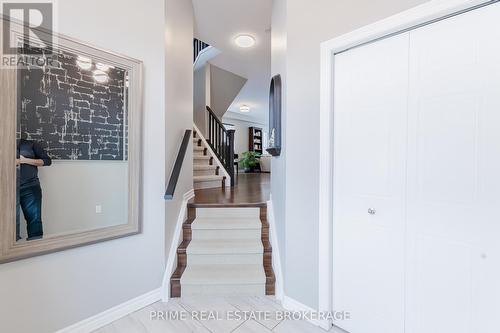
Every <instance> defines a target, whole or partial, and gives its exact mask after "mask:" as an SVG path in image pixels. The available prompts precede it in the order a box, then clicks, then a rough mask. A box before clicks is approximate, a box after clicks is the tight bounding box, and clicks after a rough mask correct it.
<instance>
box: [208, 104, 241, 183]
mask: <svg viewBox="0 0 500 333" xmlns="http://www.w3.org/2000/svg"><path fill="white" fill-rule="evenodd" d="M207 113H208V117H207V119H208V126H207V130H208V134H207V142H208V144H209V145H210V148H212V150H213V151H214V153H215V155H216V156H217V158H218V159H219V161H220V162H221V163H222V165H223V166H224V169H226V171H227V173H228V174H229V176H230V177H231V186H234V183H235V179H234V130H227V129H226V128H225V127H224V125H223V124H222V122H221V121H220V119H219V118H218V117H217V115H216V114H215V113H214V112H213V111H212V109H210V107H209V106H207Z"/></svg>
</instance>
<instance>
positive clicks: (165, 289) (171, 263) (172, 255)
mask: <svg viewBox="0 0 500 333" xmlns="http://www.w3.org/2000/svg"><path fill="white" fill-rule="evenodd" d="M192 198H194V190H193V189H192V190H190V191H188V192H186V193H185V194H184V196H183V198H182V204H181V209H180V211H179V216H178V217H177V222H176V225H175V231H174V237H173V238H172V243H171V244H170V250H169V252H168V257H167V266H166V267H165V273H164V274H163V281H162V292H161V295H162V296H161V299H162V301H163V302H168V300H169V299H170V277H171V276H172V273H173V272H174V270H175V267H176V265H177V247H178V246H179V244H180V243H181V242H182V236H183V235H182V225H183V224H184V221H185V220H186V215H187V204H188V201H189V200H191V199H192Z"/></svg>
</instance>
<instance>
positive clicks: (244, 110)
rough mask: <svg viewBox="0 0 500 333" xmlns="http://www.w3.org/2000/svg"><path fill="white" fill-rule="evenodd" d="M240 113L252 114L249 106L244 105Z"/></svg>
mask: <svg viewBox="0 0 500 333" xmlns="http://www.w3.org/2000/svg"><path fill="white" fill-rule="evenodd" d="M240 112H243V113H248V112H250V107H249V106H248V105H242V106H240Z"/></svg>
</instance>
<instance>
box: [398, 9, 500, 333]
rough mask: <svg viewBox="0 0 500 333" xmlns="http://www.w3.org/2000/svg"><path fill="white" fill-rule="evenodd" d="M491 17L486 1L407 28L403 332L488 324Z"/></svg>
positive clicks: (496, 27)
mask: <svg viewBox="0 0 500 333" xmlns="http://www.w3.org/2000/svg"><path fill="white" fill-rule="evenodd" d="M499 17H500V6H499V5H498V4H495V5H490V6H488V7H485V8H482V9H478V10H475V11H472V12H469V13H466V14H462V15H459V16H456V17H453V18H450V19H447V20H444V21H441V22H438V23H435V24H432V25H429V26H426V27H423V28H420V29H417V30H415V31H412V32H411V33H410V90H409V114H408V117H409V118H408V124H409V127H408V133H409V136H408V138H409V139H408V221H407V223H408V230H407V232H408V234H407V235H408V240H409V242H408V260H407V262H408V265H407V270H408V274H407V276H408V281H407V319H406V326H407V332H408V333H421V332H426V333H443V332H453V333H477V332H481V333H492V332H494V331H497V330H498V327H495V326H494V325H493V322H492V321H493V320H494V318H498V316H499V315H500V307H499V299H500V297H499V296H500V295H499V287H498V281H500V251H499V250H500V248H499V245H498V243H499V242H498V240H497V239H498V235H500V223H498V207H499V206H500V171H499V170H500V169H499V168H500V127H499V126H500V116H499V113H500V93H499V92H500V75H499V73H500V66H499V64H498V62H499V60H498V59H500V58H499V57H500V43H498V39H496V40H495V41H493V40H492V39H491V36H492V35H495V34H496V35H497V37H498V31H500V20H499V19H498V18H499ZM486 36H488V37H486ZM493 56H494V57H495V60H494V61H493V58H492V57H493Z"/></svg>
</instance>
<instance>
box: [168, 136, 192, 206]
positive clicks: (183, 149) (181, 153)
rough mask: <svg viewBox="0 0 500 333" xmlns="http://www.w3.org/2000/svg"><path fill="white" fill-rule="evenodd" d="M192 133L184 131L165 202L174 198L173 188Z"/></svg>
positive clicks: (177, 179)
mask: <svg viewBox="0 0 500 333" xmlns="http://www.w3.org/2000/svg"><path fill="white" fill-rule="evenodd" d="M192 132H193V131H192V130H186V132H185V133H184V138H183V139H182V144H181V147H180V148H179V153H178V154H177V159H176V160H175V164H174V168H173V169H172V174H171V175H170V180H169V182H168V186H167V190H166V191H165V200H172V199H173V198H174V193H175V188H176V186H177V182H178V181H179V176H180V174H181V170H182V164H183V162H184V157H185V156H186V151H187V149H188V147H189V142H190V141H191V133H192Z"/></svg>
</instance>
